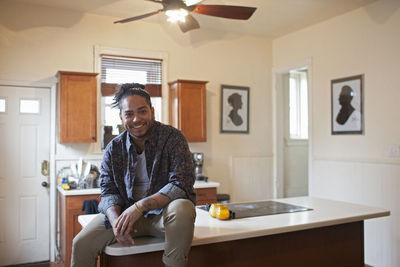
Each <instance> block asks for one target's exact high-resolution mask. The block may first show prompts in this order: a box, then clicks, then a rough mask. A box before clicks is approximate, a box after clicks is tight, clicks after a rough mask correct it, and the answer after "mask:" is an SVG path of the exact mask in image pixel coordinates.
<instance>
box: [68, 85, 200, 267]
mask: <svg viewBox="0 0 400 267" xmlns="http://www.w3.org/2000/svg"><path fill="white" fill-rule="evenodd" d="M113 104H114V107H118V108H119V110H120V118H121V121H122V124H123V126H124V127H125V131H124V132H123V133H122V134H121V135H119V136H118V137H116V138H114V139H113V140H112V141H111V142H110V143H109V144H108V146H107V148H106V149H105V151H104V158H103V162H102V164H101V174H100V178H101V201H100V204H99V210H100V211H101V212H102V213H103V214H104V215H105V216H104V215H103V214H100V215H98V216H96V217H95V219H93V221H92V222H91V223H90V224H89V225H87V226H86V227H85V228H84V229H83V230H82V231H81V232H80V233H79V234H78V235H77V236H76V237H75V238H74V241H73V247H72V259H71V265H72V266H73V267H91V266H95V265H96V257H97V255H99V253H101V251H102V250H103V249H104V247H105V246H106V245H108V244H109V243H112V242H113V241H115V240H116V241H118V242H119V243H120V244H121V245H124V246H129V245H133V244H134V240H135V237H137V236H143V235H153V236H165V248H164V255H163V258H162V260H163V262H164V264H165V265H166V266H185V264H186V262H187V259H188V254H189V250H190V245H191V243H192V239H193V230H194V221H195V217H196V211H195V207H194V203H195V198H196V197H195V193H194V190H193V184H194V180H195V176H194V165H193V161H192V158H191V153H190V151H189V147H188V144H187V141H186V139H185V137H184V136H183V134H182V133H181V132H180V131H179V130H177V129H175V128H173V127H171V126H168V125H163V124H161V123H159V122H157V121H155V120H154V108H153V107H152V106H151V101H150V96H149V94H148V93H147V92H146V91H145V90H144V86H143V85H141V84H124V85H122V86H121V88H120V90H119V91H118V92H117V94H116V95H115V97H114V103H113Z"/></svg>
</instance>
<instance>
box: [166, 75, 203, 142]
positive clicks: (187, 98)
mask: <svg viewBox="0 0 400 267" xmlns="http://www.w3.org/2000/svg"><path fill="white" fill-rule="evenodd" d="M206 83H207V82H206V81H191V80H176V81H173V82H170V83H168V85H169V123H170V125H172V126H174V127H175V128H178V129H179V130H181V131H182V132H183V134H184V135H185V137H186V139H187V140H188V142H206V141H207V128H206V124H207V123H206V122H207V120H206V112H207V105H206Z"/></svg>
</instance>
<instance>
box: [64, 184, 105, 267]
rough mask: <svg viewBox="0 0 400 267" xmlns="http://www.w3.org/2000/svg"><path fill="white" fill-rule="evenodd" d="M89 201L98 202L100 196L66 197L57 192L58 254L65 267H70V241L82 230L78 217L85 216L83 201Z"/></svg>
mask: <svg viewBox="0 0 400 267" xmlns="http://www.w3.org/2000/svg"><path fill="white" fill-rule="evenodd" d="M90 199H97V200H98V201H99V202H100V194H90V195H71V196H68V195H64V194H62V193H60V192H58V205H59V210H58V212H59V214H58V216H59V217H58V218H59V227H60V254H61V258H62V260H63V261H64V266H65V267H67V266H71V252H72V240H73V239H74V237H75V236H76V235H77V234H78V233H79V232H80V231H81V229H82V227H81V225H80V224H79V222H78V216H79V215H82V214H85V213H84V212H83V211H82V204H83V201H84V200H90Z"/></svg>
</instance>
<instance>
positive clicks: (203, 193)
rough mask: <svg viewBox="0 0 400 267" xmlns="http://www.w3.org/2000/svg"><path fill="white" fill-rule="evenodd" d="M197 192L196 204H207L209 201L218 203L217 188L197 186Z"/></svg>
mask: <svg viewBox="0 0 400 267" xmlns="http://www.w3.org/2000/svg"><path fill="white" fill-rule="evenodd" d="M194 191H195V192H196V205H205V204H207V203H209V204H211V203H216V202H217V188H216V187H209V188H195V189H194Z"/></svg>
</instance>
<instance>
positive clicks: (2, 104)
mask: <svg viewBox="0 0 400 267" xmlns="http://www.w3.org/2000/svg"><path fill="white" fill-rule="evenodd" d="M5 112H6V99H5V98H0V113H5Z"/></svg>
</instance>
